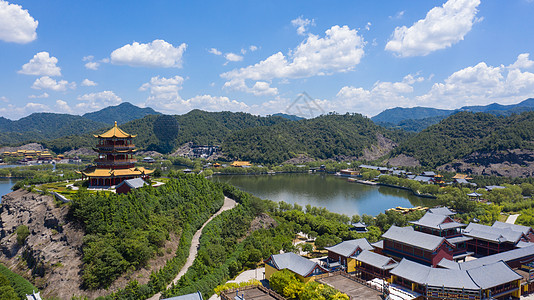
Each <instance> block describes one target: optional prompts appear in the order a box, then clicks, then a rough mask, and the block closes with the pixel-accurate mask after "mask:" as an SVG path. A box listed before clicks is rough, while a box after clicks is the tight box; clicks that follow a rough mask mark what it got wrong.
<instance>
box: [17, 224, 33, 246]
mask: <svg viewBox="0 0 534 300" xmlns="http://www.w3.org/2000/svg"><path fill="white" fill-rule="evenodd" d="M15 233H16V234H17V243H18V244H19V245H24V241H26V238H27V237H28V236H29V235H30V230H29V229H28V226H26V225H20V226H19V227H17V230H15Z"/></svg>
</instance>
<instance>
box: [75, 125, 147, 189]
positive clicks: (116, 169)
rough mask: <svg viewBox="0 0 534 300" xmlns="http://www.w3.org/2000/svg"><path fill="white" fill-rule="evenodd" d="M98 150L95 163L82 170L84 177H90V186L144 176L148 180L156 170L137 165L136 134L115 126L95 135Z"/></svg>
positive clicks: (114, 183) (103, 185) (104, 184)
mask: <svg viewBox="0 0 534 300" xmlns="http://www.w3.org/2000/svg"><path fill="white" fill-rule="evenodd" d="M94 137H96V138H98V139H99V140H98V144H97V145H96V147H95V148H94V150H95V151H96V152H98V158H97V159H95V165H94V166H91V167H89V168H87V169H85V170H84V171H82V172H81V174H82V179H86V178H88V179H89V186H90V187H110V186H114V185H118V184H120V183H121V182H123V181H124V180H128V179H134V178H142V179H143V180H147V179H149V177H150V174H152V173H153V172H154V170H148V169H145V168H143V167H136V166H135V162H136V161H137V160H136V159H134V158H133V154H134V152H135V151H137V149H135V145H134V143H133V138H134V137H136V136H135V135H131V134H128V133H126V132H124V131H123V130H122V129H120V128H119V127H117V122H115V126H113V128H111V129H110V130H108V131H106V132H105V133H103V134H99V135H95V136H94Z"/></svg>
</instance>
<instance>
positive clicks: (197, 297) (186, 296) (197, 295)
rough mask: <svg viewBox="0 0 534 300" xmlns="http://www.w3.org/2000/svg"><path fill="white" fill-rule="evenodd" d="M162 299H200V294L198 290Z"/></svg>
mask: <svg viewBox="0 0 534 300" xmlns="http://www.w3.org/2000/svg"><path fill="white" fill-rule="evenodd" d="M163 300H202V294H201V293H200V292H196V293H192V294H187V295H182V296H176V297H171V298H165V299H163Z"/></svg>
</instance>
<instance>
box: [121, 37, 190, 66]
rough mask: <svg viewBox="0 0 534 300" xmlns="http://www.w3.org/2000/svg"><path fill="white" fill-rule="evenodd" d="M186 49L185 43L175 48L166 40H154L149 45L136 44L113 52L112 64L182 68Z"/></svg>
mask: <svg viewBox="0 0 534 300" xmlns="http://www.w3.org/2000/svg"><path fill="white" fill-rule="evenodd" d="M186 48H187V45H186V44H185V43H183V44H181V45H180V46H178V47H174V46H173V45H172V44H170V43H167V42H166V41H164V40H154V41H152V42H151V43H147V44H142V43H138V42H134V43H132V44H128V45H124V46H122V47H121V48H119V49H116V50H115V51H113V52H112V53H111V62H112V63H113V64H118V65H128V66H132V67H159V68H181V67H182V55H183V54H184V51H185V49H186Z"/></svg>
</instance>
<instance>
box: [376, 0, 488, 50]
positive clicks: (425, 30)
mask: <svg viewBox="0 0 534 300" xmlns="http://www.w3.org/2000/svg"><path fill="white" fill-rule="evenodd" d="M479 4H480V0H448V1H447V2H446V3H445V4H443V6H441V7H434V8H432V9H431V10H430V11H429V12H428V13H427V15H426V17H425V18H424V19H421V20H419V21H417V22H415V23H414V24H413V25H412V26H411V27H406V26H402V27H397V28H395V31H394V33H393V35H392V38H391V40H389V41H388V43H387V44H386V48H385V49H386V50H388V51H392V52H395V53H396V54H397V55H399V56H402V57H407V56H424V55H428V54H429V53H431V52H434V51H436V50H440V49H445V48H448V47H450V46H452V45H453V44H456V43H457V42H459V41H461V40H463V39H464V37H465V35H466V34H467V33H468V32H469V31H471V28H472V27H473V24H474V23H475V22H476V21H478V20H477V19H476V18H475V16H476V14H477V12H478V10H477V6H478V5H479Z"/></svg>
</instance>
